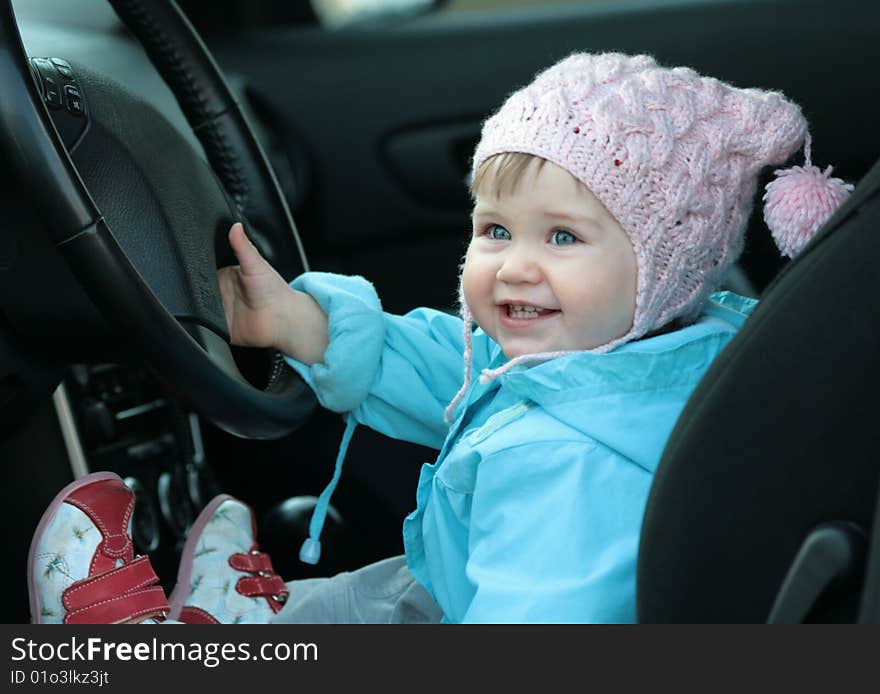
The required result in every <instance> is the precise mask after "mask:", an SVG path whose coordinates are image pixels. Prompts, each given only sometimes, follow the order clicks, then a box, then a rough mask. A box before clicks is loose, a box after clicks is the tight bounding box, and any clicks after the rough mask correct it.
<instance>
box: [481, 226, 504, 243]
mask: <svg viewBox="0 0 880 694" xmlns="http://www.w3.org/2000/svg"><path fill="white" fill-rule="evenodd" d="M486 236H488V237H489V238H490V239H495V240H496V241H510V232H509V231H508V230H507V229H505V228H504V227H503V226H501V225H500V224H490V225H489V226H487V227H486Z"/></svg>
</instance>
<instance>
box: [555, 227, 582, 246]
mask: <svg viewBox="0 0 880 694" xmlns="http://www.w3.org/2000/svg"><path fill="white" fill-rule="evenodd" d="M550 240H551V241H552V242H553V243H555V244H556V245H558V246H570V245H571V244H573V243H576V242H577V236H575V235H574V234H572V233H571V232H570V231H565V230H564V229H558V230H556V231H554V232H553V235H552V236H551V237H550Z"/></svg>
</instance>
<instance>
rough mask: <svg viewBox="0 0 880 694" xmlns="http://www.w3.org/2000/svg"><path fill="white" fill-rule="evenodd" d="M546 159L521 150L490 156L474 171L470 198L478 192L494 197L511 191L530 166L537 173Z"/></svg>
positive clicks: (473, 197) (474, 196) (475, 196)
mask: <svg viewBox="0 0 880 694" xmlns="http://www.w3.org/2000/svg"><path fill="white" fill-rule="evenodd" d="M546 161H547V160H546V159H542V158H541V157H538V156H535V155H534V154H524V153H523V152H502V153H501V154H496V155H494V156H491V157H489V158H488V159H486V160H485V161H484V162H483V163H482V164H480V166H479V168H478V169H477V170H476V171H474V176H473V179H472V180H471V185H470V193H471V198H472V199H474V200H476V198H477V195H478V194H479V193H483V195H491V196H492V197H495V198H499V197H501V195H502V194H505V193H512V192H513V191H514V190H516V187H517V186H518V185H519V184H520V182H521V181H522V180H523V178H525V175H526V172H527V171H528V170H529V167H530V166H532V165H533V164H534V165H535V166H536V167H537V168H536V169H535V174H537V173H538V172H539V171H540V170H541V167H543V166H544V164H545V163H546ZM535 162H537V164H535Z"/></svg>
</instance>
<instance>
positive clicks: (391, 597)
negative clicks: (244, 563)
mask: <svg viewBox="0 0 880 694" xmlns="http://www.w3.org/2000/svg"><path fill="white" fill-rule="evenodd" d="M287 588H288V590H290V597H289V598H288V599H287V604H286V605H285V606H284V609H283V610H281V612H279V613H278V614H277V615H275V617H274V619H273V620H272V621H273V623H275V624H436V623H438V622H439V621H440V620H441V619H442V618H443V612H442V611H441V610H440V608H439V607H438V606H437V603H435V602H434V600H433V598H431V596H430V595H428V592H427V591H426V590H425V589H424V588H422V586H421V585H420V584H419V583H418V582H417V581H416V580H415V579H414V578H413V576H412V574H411V573H410V572H409V569H407V568H406V559H405V557H403V556H398V557H391V558H390V559H383V560H382V561H379V562H376V563H375V564H368V565H367V566H364V567H362V568H360V569H357V570H356V571H350V572H345V573H341V574H337V575H336V576H332V577H330V578H307V579H303V580H300V581H291V582H290V583H288V584H287Z"/></svg>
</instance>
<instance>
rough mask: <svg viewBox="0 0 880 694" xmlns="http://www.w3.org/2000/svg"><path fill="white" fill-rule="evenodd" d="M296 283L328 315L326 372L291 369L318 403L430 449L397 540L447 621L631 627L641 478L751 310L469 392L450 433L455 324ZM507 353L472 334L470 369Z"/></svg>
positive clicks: (643, 488)
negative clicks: (447, 414)
mask: <svg viewBox="0 0 880 694" xmlns="http://www.w3.org/2000/svg"><path fill="white" fill-rule="evenodd" d="M292 286H294V287H295V288H297V289H300V290H302V291H306V292H308V293H309V294H311V295H312V297H314V298H315V299H316V300H317V301H318V303H319V304H320V305H321V306H322V307H323V308H324V310H325V311H326V312H327V315H328V318H329V337H330V342H329V346H328V348H327V352H326V354H325V360H324V362H323V363H321V364H315V365H313V366H311V367H307V366H305V365H304V364H301V363H299V362H296V361H294V360H292V359H288V362H289V363H290V364H291V365H292V366H293V368H295V369H296V370H297V371H298V372H299V373H300V374H301V375H302V376H303V377H304V378H305V379H306V380H307V382H308V383H309V385H311V386H312V388H313V389H314V390H315V392H316V394H317V396H318V399H319V401H320V402H321V404H322V405H324V406H325V407H327V408H329V409H331V410H335V411H337V412H349V413H350V415H349V416H350V418H351V419H353V421H356V422H358V423H362V424H365V425H367V426H369V427H370V428H372V429H375V430H376V431H379V432H381V433H383V434H386V435H388V436H392V437H394V438H398V439H403V440H406V441H411V442H414V443H418V444H422V445H425V446H431V447H434V448H437V449H440V454H439V456H438V457H437V460H436V461H435V462H434V463H426V464H425V465H423V467H422V472H421V478H420V480H419V484H418V489H417V493H416V502H417V505H416V509H415V511H413V512H412V513H411V514H410V515H409V516H408V517H407V519H406V521H405V523H404V527H403V534H404V545H405V548H406V558H407V564H408V566H409V569H410V571H411V572H412V574H413V575H414V576H415V578H416V579H417V580H418V581H419V582H420V583H421V584H422V585H424V587H425V588H426V589H427V590H428V591H429V592H430V593H431V595H432V596H433V597H434V599H435V600H436V601H437V603H438V604H439V605H440V607H441V608H442V609H443V612H444V615H445V618H446V621H449V622H633V621H635V617H636V612H635V587H636V581H635V576H636V555H637V549H638V538H639V531H640V527H641V521H642V514H643V511H644V506H645V502H646V499H647V495H648V490H649V489H650V486H651V480H652V476H653V473H654V470H655V468H656V466H657V463H658V462H659V460H660V455H661V453H662V450H663V447H664V445H665V442H666V440H667V438H668V436H669V434H670V432H671V431H672V427H673V425H674V424H675V421H676V419H677V417H678V415H679V414H680V412H681V410H682V408H683V407H684V404H685V402H686V401H687V399H688V397H689V396H690V394H691V392H692V391H693V389H694V387H695V386H696V385H697V382H698V381H699V380H700V378H701V377H702V375H703V374H704V373H705V371H706V369H707V368H708V366H709V364H710V363H711V362H712V360H713V359H714V358H715V357H716V355H717V354H718V353H719V352H720V351H721V350H722V349H723V347H724V346H725V345H726V344H727V342H728V341H729V339H730V338H731V336H732V335H733V334H734V332H735V331H736V329H737V328H738V327H739V326H740V325H741V324H742V323H743V321H744V320H745V318H746V316H747V315H748V314H749V313H750V312H751V310H752V308H753V306H754V305H755V303H756V302H755V301H753V300H751V299H745V298H743V297H739V296H737V295H735V294H731V293H728V292H724V293H719V294H714V295H713V296H712V298H711V301H710V302H709V304H708V305H707V307H706V309H705V311H704V314H703V316H702V317H701V318H700V320H699V321H698V322H696V323H695V324H693V325H690V326H688V327H686V328H683V329H681V330H677V331H674V332H671V333H666V334H662V335H659V336H656V337H651V338H648V339H643V340H639V341H636V342H631V343H628V344H626V345H623V346H621V347H619V348H617V349H615V350H613V351H612V352H609V353H607V354H591V353H587V352H582V353H577V354H572V355H568V356H564V357H559V358H557V359H554V360H551V361H548V362H545V363H542V364H539V365H536V366H531V367H520V368H518V369H517V368H514V369H512V370H511V371H510V372H509V373H507V374H505V375H502V376H501V377H499V378H498V379H496V380H495V381H493V382H491V383H489V384H486V385H482V384H480V383H478V382H475V383H474V385H473V386H472V387H471V389H470V391H469V393H468V395H467V398H466V400H465V402H464V403H462V404H461V405H459V407H458V412H457V413H456V414H457V416H456V419H455V421H454V422H453V424H452V425H451V427H450V426H448V425H447V424H446V423H445V422H444V419H443V410H444V408H445V407H446V405H447V404H448V403H449V402H450V400H452V398H453V396H454V395H455V393H456V391H457V390H458V388H459V387H460V385H461V382H462V375H463V369H464V364H463V358H462V353H463V337H462V322H461V320H460V319H459V318H456V317H453V316H450V315H448V314H445V313H442V312H439V311H435V310H431V309H417V310H415V311H412V312H411V313H408V314H407V315H405V316H394V315H390V314H387V313H383V312H382V310H381V306H380V304H379V300H378V298H377V297H376V294H375V292H374V290H373V288H372V285H370V284H369V283H368V282H366V281H365V280H363V279H362V278H359V277H346V276H340V275H330V274H324V273H308V274H305V275H302V276H301V277H299V278H297V279H296V280H295V281H294V282H293V285H292ZM504 361H505V358H504V355H503V354H502V352H501V349H500V347H499V346H498V344H497V343H496V342H494V341H493V340H492V339H491V338H489V337H488V336H487V335H486V334H485V333H483V332H482V331H481V330H479V329H477V330H476V331H475V332H474V333H473V367H474V372H473V373H474V374H475V376H476V375H479V373H480V371H481V370H482V369H483V368H485V367H489V368H494V367H497V366H499V365H501V364H502V363H504ZM474 380H475V381H476V380H477V379H476V378H475V379H474ZM347 433H348V435H349V437H350V430H349V431H348V432H347ZM341 455H344V452H343V453H342V454H341ZM337 462H338V465H337V468H338V467H339V465H340V464H341V457H340V460H339V461H337ZM337 476H338V469H337Z"/></svg>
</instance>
